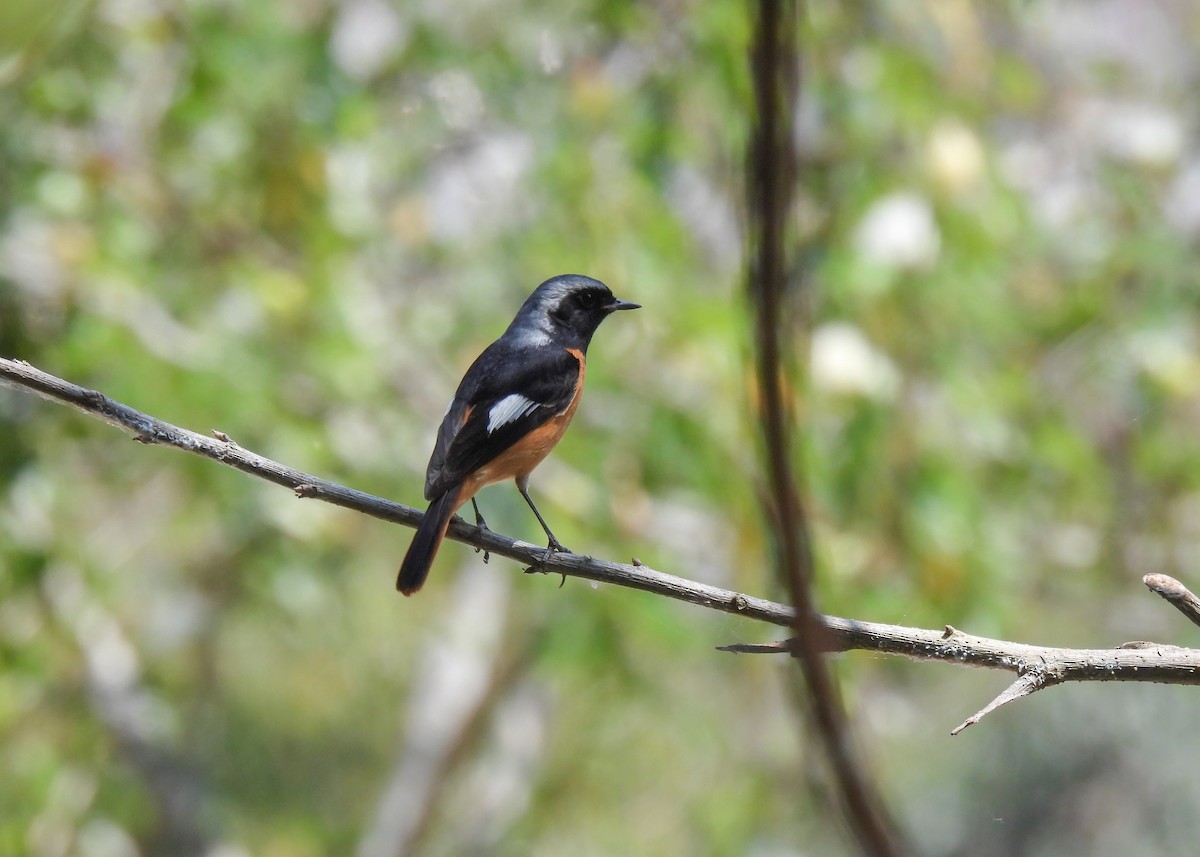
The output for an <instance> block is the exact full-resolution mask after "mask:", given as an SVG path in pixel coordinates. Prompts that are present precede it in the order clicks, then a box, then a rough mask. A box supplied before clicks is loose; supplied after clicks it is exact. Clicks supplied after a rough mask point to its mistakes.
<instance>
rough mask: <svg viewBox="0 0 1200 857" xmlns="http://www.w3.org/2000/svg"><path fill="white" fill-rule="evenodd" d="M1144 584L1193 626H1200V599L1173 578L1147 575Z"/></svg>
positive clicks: (1143, 580)
mask: <svg viewBox="0 0 1200 857" xmlns="http://www.w3.org/2000/svg"><path fill="white" fill-rule="evenodd" d="M1142 583H1144V584H1146V586H1147V587H1148V588H1149V589H1150V591H1151V592H1153V593H1154V594H1155V595H1161V596H1162V597H1163V598H1165V599H1166V600H1167V601H1168V602H1170V604H1171V606H1173V607H1174V608H1175V609H1176V610H1178V611H1179V612H1180V613H1182V614H1183V615H1184V616H1187V617H1188V619H1190V620H1191V621H1192V624H1193V625H1200V598H1197V597H1196V596H1195V595H1193V594H1192V591H1191V590H1190V589H1188V588H1187V587H1186V586H1184V585H1183V584H1182V583H1180V582H1179V581H1178V580H1176V579H1175V578H1173V577H1168V576H1167V575H1165V574H1147V575H1146V576H1145V577H1143V578H1142Z"/></svg>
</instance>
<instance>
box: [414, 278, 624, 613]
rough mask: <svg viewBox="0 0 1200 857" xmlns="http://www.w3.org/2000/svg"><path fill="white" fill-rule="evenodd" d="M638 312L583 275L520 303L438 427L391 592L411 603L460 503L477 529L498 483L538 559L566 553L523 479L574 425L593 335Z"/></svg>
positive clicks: (550, 283) (556, 281)
mask: <svg viewBox="0 0 1200 857" xmlns="http://www.w3.org/2000/svg"><path fill="white" fill-rule="evenodd" d="M640 308H641V305H640V304H635V303H633V302H631V301H624V300H620V299H618V298H616V297H613V293H612V292H611V291H610V290H609V288H608V286H606V285H605V284H604V283H602V282H600V281H599V280H595V279H592V278H591V277H585V276H583V275H582V274H562V275H560V276H557V277H551V278H550V279H548V280H546V281H545V282H544V283H542V284H541V285H539V286H538V287H537V288H536V289H534V290H533V293H532V294H531V295H530V296H529V297H528V298H526V300H525V303H523V304H522V305H521V308H520V309H519V310H517V314H516V317H515V318H513V320H512V323H511V324H509V326H508V329H507V330H505V331H504V333H503V334H502V335H501V336H500V338H499V339H497V340H496V341H495V342H493V343H492V344H491V345H489V346H488V347H487V348H485V349H484V351H483V353H482V354H480V355H479V357H477V358H476V359H475V362H474V363H472V364H471V367H470V368H469V369H467V372H466V374H465V375H463V378H462V381H461V382H460V383H459V385H458V390H457V391H456V392H455V394H454V398H453V399H452V400H451V401H450V405H449V406H448V407H447V408H446V413H445V415H444V416H443V417H442V423H441V427H440V428H439V429H438V434H437V440H436V441H435V443H434V446H433V454H432V455H431V456H430V457H429V467H428V469H427V471H426V475H425V499H426V500H427V501H429V508H428V509H427V510H426V512H425V517H424V518H422V519H421V523H420V524H419V525H418V527H417V532H416V535H414V536H413V540H412V543H411V544H410V545H409V548H408V553H407V554H405V556H404V561H403V562H402V563H401V565H400V571H399V574H398V575H397V577H396V589H397V590H399V591H400V592H402V593H404V594H405V595H412V594H413V593H415V592H417V590H419V589H420V588H421V586H422V585H423V584H424V583H425V579H426V577H428V575H429V569H430V567H431V566H432V565H433V560H434V557H435V556H437V552H438V548H439V547H440V546H441V543H442V539H443V538H444V537H445V535H446V528H447V527H448V526H449V525H450V519H451V518H452V517H453V516H454V513H455V512H457V511H458V510H459V509H460V508H461V507H462V506H463V504H465V503H466V502H467V501H468V500H470V501H471V504H472V506H473V508H474V510H475V523H476V526H479V527H481V528H484V529H486V528H487V524H486V522H485V521H484V520H483V516H482V515H480V513H479V505H478V504H477V503H476V502H475V494H476V493H477V492H478V491H479V489H481V488H483V487H484V486H485V485H491V484H493V483H495V482H503V481H504V480H507V479H513V480H515V481H516V484H517V490H518V491H519V492H520V493H521V496H522V497H524V498H525V502H526V503H528V504H529V508H530V509H532V510H533V514H534V516H535V517H536V518H537V520H538V523H539V524H541V526H542V529H543V530H545V532H546V536H547V538H548V539H549V545H548V547H547V549H546V550H547V555H549V553H550V552H553V551H566V550H567V549H566V548H565V547H563V544H562V542H560V541H559V540H558V539H557V538H555V536H554V533H553V532H551V530H550V527H549V526H548V525H547V524H546V520H545V518H543V517H542V513H541V512H539V511H538V508H537V506H536V505H535V504H534V502H533V499H532V498H531V497H530V496H529V475H530V474H531V473H532V472H533V469H534V468H535V467H537V466H538V465H539V464H541V462H542V461H543V460H544V459H545V458H546V456H547V455H549V454H550V451H551V450H552V449H553V448H554V446H555V445H556V444H557V443H558V441H559V440H560V439H561V438H562V436H563V433H564V432H565V431H566V430H567V426H568V425H570V423H571V418H572V417H574V416H575V411H576V409H577V408H578V407H579V400H580V397H581V396H582V395H583V381H584V376H585V374H586V364H587V349H588V344H589V343H590V342H591V340H592V335H593V334H594V333H595V332H596V329H597V328H598V327H599V326H600V323H601V322H602V321H604V319H606V318H608V317H609V316H610V315H612V314H613V313H615V312H620V311H623V310H632V309H640Z"/></svg>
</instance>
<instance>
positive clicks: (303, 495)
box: [292, 482, 321, 500]
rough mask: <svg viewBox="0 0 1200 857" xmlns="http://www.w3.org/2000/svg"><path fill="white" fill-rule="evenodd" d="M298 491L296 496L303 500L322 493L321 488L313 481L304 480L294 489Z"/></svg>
mask: <svg viewBox="0 0 1200 857" xmlns="http://www.w3.org/2000/svg"><path fill="white" fill-rule="evenodd" d="M292 490H293V491H295V492H296V496H297V497H299V498H300V499H301V500H306V499H308V498H310V497H316V496H318V495H319V494H320V493H321V489H320V488H318V487H317V486H316V485H313V484H312V483H311V482H302V483H300V484H299V485H297V486H296V487H295V488H293V489H292Z"/></svg>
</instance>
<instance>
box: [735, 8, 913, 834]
mask: <svg viewBox="0 0 1200 857" xmlns="http://www.w3.org/2000/svg"><path fill="white" fill-rule="evenodd" d="M801 5H802V0H758V3H757V4H756V9H755V15H754V37H753V41H752V43H751V46H750V57H749V58H750V73H751V79H752V82H753V88H754V107H755V112H754V122H753V125H752V128H751V137H750V144H749V149H748V152H747V156H748V163H747V165H746V167H747V169H746V196H747V203H748V205H747V227H748V229H747V236H748V239H749V241H748V253H747V286H748V291H749V295H750V299H751V303H752V305H753V307H754V321H755V324H754V332H755V341H754V356H755V368H756V370H757V371H756V374H757V378H758V394H759V397H760V400H761V410H760V414H759V421H760V425H761V429H762V436H763V457H764V459H765V460H764V465H765V471H766V478H767V482H768V485H769V486H770V496H769V498H768V500H767V512H768V513H769V515H770V519H771V520H772V522H773V523H774V526H773V527H772V528H771V533H772V536H773V537H774V541H775V546H776V549H777V565H778V569H779V575H780V577H781V579H782V580H783V582H784V583H785V584H786V585H787V587H788V590H789V593H790V595H791V599H792V604H794V605H795V607H796V618H795V621H794V623H793V626H792V627H793V631H794V634H795V637H794V639H795V640H797V641H798V643H797V645H796V648H795V650H794V652H793V654H794V656H795V657H796V659H797V661H798V662H799V666H800V674H801V676H802V677H803V680H804V690H805V693H804V694H803V698H804V701H805V707H806V708H807V710H808V715H809V718H808V719H809V723H810V725H811V726H812V727H813V733H814V735H815V736H816V737H817V738H818V739H819V744H820V746H821V748H822V750H823V751H824V754H825V758H826V760H827V761H828V762H829V766H830V770H831V772H832V774H833V777H832V785H833V789H832V791H833V792H834V794H836V795H837V797H838V798H839V799H840V802H841V809H842V811H843V813H844V814H845V817H846V820H847V821H848V822H849V826H850V828H851V830H852V831H853V833H854V835H855V837H856V839H857V840H858V844H859V848H860V849H861V851H862V853H863V854H865V855H869V857H900V855H903V854H904V853H906V851H907V848H906V847H905V845H904V843H903V842H902V837H901V836H900V833H899V830H898V828H897V826H896V824H895V822H894V821H893V820H892V818H891V816H890V813H889V812H888V809H887V806H886V805H885V803H884V800H883V797H882V795H881V794H880V793H879V790H878V789H877V788H876V787H875V784H874V782H873V781H872V780H871V778H870V777H869V776H867V773H866V769H865V766H864V765H863V763H862V759H861V756H860V754H859V753H858V751H857V747H856V746H855V744H854V741H853V733H852V730H851V728H850V725H849V723H848V721H847V718H846V712H845V707H844V706H843V704H842V700H841V697H840V695H839V693H838V687H837V685H836V683H835V682H834V679H833V675H832V673H831V671H830V668H829V664H828V663H827V662H826V659H825V658H824V657H823V656H822V654H821V647H822V640H821V637H822V636H823V634H822V633H821V630H822V629H821V619H820V616H819V614H818V613H817V609H816V605H815V599H814V597H813V594H812V582H813V570H814V564H813V550H812V540H811V535H810V532H809V525H808V515H807V513H806V511H805V504H804V501H803V499H802V498H801V491H800V479H799V478H798V476H797V465H796V459H795V456H794V455H793V454H792V449H793V447H792V444H791V441H792V437H793V435H794V434H795V421H794V419H793V414H792V413H791V411H790V410H789V408H788V406H787V402H788V401H789V395H788V392H789V391H790V390H792V389H794V387H795V385H793V384H792V382H791V380H790V378H789V373H788V368H789V367H788V366H786V365H785V363H784V358H783V354H784V353H785V351H786V349H787V348H788V347H789V345H790V341H791V338H792V335H793V333H794V330H793V329H792V326H791V324H790V322H791V321H793V319H792V318H791V317H790V314H789V312H788V305H787V298H788V297H789V296H790V295H789V292H791V291H792V290H793V288H794V287H795V286H797V285H799V283H800V281H799V278H798V277H791V276H789V269H791V268H792V267H793V266H792V263H791V259H790V257H791V255H792V254H791V253H790V252H789V250H790V247H791V245H792V244H793V243H794V242H793V241H792V240H791V239H790V235H791V234H792V230H791V228H790V220H791V213H792V209H793V198H794V195H795V190H796V182H797V177H798V173H799V165H798V161H797V157H796V144H795V115H796V103H797V93H798V92H799V83H800V80H799V78H800V48H799V33H800V31H801V27H800V11H801V8H800V7H801Z"/></svg>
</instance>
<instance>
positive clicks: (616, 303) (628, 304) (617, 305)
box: [605, 298, 642, 312]
mask: <svg viewBox="0 0 1200 857" xmlns="http://www.w3.org/2000/svg"><path fill="white" fill-rule="evenodd" d="M641 308H642V305H641V304H635V303H634V302H633V301H622V300H618V299H617V298H613V302H612V303H610V304H609V305H608V306H606V307H605V309H606V310H608V311H609V312H616V311H617V310H621V309H641Z"/></svg>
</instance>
